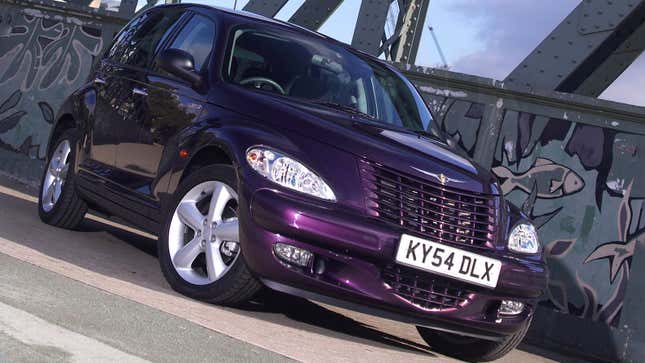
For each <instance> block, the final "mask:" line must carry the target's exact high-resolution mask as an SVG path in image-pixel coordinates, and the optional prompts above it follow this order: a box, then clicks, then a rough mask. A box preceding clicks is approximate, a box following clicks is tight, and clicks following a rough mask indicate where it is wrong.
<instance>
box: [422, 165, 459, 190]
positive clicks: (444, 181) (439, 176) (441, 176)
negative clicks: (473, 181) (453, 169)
mask: <svg viewBox="0 0 645 363" xmlns="http://www.w3.org/2000/svg"><path fill="white" fill-rule="evenodd" d="M410 167H411V168H412V169H414V170H416V171H418V172H421V173H423V174H425V175H429V176H431V177H433V178H435V179H437V180H438V181H439V183H441V185H446V184H448V182H451V183H464V181H463V180H459V179H454V178H450V177H448V176H446V175H445V174H444V173H440V174H435V173H431V172H429V171H425V170H422V169H419V168H415V167H414V166H410Z"/></svg>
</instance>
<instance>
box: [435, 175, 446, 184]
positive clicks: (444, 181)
mask: <svg viewBox="0 0 645 363" xmlns="http://www.w3.org/2000/svg"><path fill="white" fill-rule="evenodd" d="M437 179H439V183H441V184H442V185H446V183H447V182H448V177H447V176H445V175H444V174H443V173H441V174H439V176H437Z"/></svg>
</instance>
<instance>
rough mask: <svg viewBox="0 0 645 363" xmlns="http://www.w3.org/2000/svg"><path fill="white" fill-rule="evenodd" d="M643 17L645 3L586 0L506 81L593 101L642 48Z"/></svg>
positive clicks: (644, 45) (523, 87)
mask: <svg viewBox="0 0 645 363" xmlns="http://www.w3.org/2000/svg"><path fill="white" fill-rule="evenodd" d="M644 19H645V0H614V1H600V0H585V1H583V2H581V3H580V4H579V5H578V6H577V7H576V8H575V9H574V10H573V11H572V12H571V13H570V14H569V15H568V16H567V17H566V18H565V19H564V20H563V21H562V23H560V25H558V26H557V27H556V28H555V29H554V30H553V31H552V32H551V34H549V35H548V36H547V37H546V38H545V39H544V40H543V41H542V42H541V43H540V44H539V45H538V46H537V48H535V50H533V52H531V54H529V56H528V57H526V59H524V60H523V61H522V62H521V63H520V64H519V65H518V66H517V67H516V68H515V69H514V70H513V71H512V72H511V73H510V74H509V75H508V77H507V78H506V80H505V82H506V83H507V84H509V85H513V86H515V87H517V88H518V89H521V90H527V91H530V90H534V89H544V90H556V91H561V92H569V93H577V94H582V95H586V96H592V97H597V96H599V95H600V94H601V93H602V92H603V91H604V90H605V89H607V87H608V86H609V85H611V83H613V81H614V80H616V78H618V76H620V74H621V73H623V71H624V70H625V69H626V68H627V67H629V65H630V64H631V63H633V62H634V60H636V58H638V56H639V55H640V54H641V52H642V51H643V49H645V28H644V27H645V25H644V24H645V20H644Z"/></svg>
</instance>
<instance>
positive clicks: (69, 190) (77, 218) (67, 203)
mask: <svg viewBox="0 0 645 363" xmlns="http://www.w3.org/2000/svg"><path fill="white" fill-rule="evenodd" d="M65 142H66V143H67V144H68V145H69V149H70V150H69V153H68V154H67V157H66V158H65V160H62V161H63V164H64V165H67V171H66V172H64V174H65V175H62V174H60V175H59V177H60V178H61V179H62V180H63V182H62V186H61V187H60V194H59V197H58V198H57V199H56V200H53V199H51V198H49V195H48V194H47V191H48V190H49V189H48V188H45V183H46V182H48V181H49V180H51V178H52V177H55V176H54V174H52V173H51V172H50V168H53V166H54V164H56V165H57V166H61V164H60V161H58V162H57V161H56V160H60V158H58V159H57V158H56V156H57V155H58V156H61V155H62V154H60V153H59V154H57V152H58V151H59V150H61V149H60V148H61V147H62V146H63V144H64V143H65ZM77 145H78V132H77V131H76V130H75V129H69V130H66V131H64V132H63V133H62V134H61V135H60V137H59V138H58V139H57V140H56V141H55V142H54V147H53V148H52V149H51V151H50V153H49V155H47V162H46V164H45V170H44V172H43V177H42V180H41V183H40V194H39V197H38V215H39V216H40V219H41V220H42V221H43V222H45V223H47V224H50V225H52V226H56V227H60V228H65V229H78V227H79V226H80V224H81V223H82V222H83V219H84V217H85V213H86V212H87V204H86V203H85V201H84V200H83V199H81V197H80V196H79V195H78V191H77V189H76V181H75V177H76V175H75V174H74V167H73V166H74V165H75V161H76V151H77ZM49 185H52V184H49ZM45 198H49V199H48V201H45Z"/></svg>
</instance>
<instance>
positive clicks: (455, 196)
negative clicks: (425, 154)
mask: <svg viewBox="0 0 645 363" xmlns="http://www.w3.org/2000/svg"><path fill="white" fill-rule="evenodd" d="M379 178H380V179H382V180H387V181H389V182H391V183H398V182H397V181H394V180H391V179H389V178H387V177H386V176H383V175H380V176H379ZM376 181H377V180H376V179H374V180H372V182H376ZM406 188H407V189H409V190H413V191H416V192H419V193H423V194H426V195H429V196H431V197H434V198H445V197H446V196H445V195H443V196H442V195H437V194H434V193H432V192H430V191H428V190H427V189H426V190H422V189H419V188H415V187H413V186H406ZM444 194H445V192H444ZM451 194H453V195H454V197H453V198H456V199H457V200H458V201H459V204H461V205H468V206H471V207H474V208H482V209H486V206H485V205H482V204H476V202H467V201H464V200H462V199H465V198H466V197H464V196H462V195H461V194H457V193H451ZM470 198H471V199H474V198H472V197H470Z"/></svg>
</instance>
